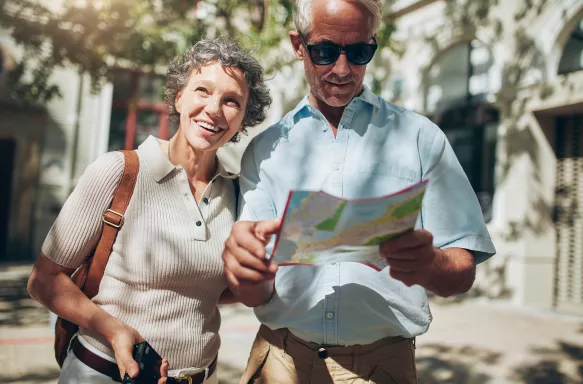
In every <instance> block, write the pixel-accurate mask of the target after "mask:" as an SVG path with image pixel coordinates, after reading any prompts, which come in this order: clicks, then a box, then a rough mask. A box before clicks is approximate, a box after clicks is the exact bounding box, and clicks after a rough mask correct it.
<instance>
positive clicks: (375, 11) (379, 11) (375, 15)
mask: <svg viewBox="0 0 583 384" xmlns="http://www.w3.org/2000/svg"><path fill="white" fill-rule="evenodd" d="M336 1H350V2H352V3H356V4H360V5H362V6H363V7H364V8H365V9H366V10H368V11H369V13H370V15H371V16H372V33H373V34H375V33H377V32H378V31H379V28H380V26H381V19H382V18H383V2H382V1H381V0H336ZM313 2H314V0H294V24H295V25H296V29H297V31H298V32H299V33H301V34H302V35H304V36H306V35H308V34H309V33H310V32H311V31H312V4H313Z"/></svg>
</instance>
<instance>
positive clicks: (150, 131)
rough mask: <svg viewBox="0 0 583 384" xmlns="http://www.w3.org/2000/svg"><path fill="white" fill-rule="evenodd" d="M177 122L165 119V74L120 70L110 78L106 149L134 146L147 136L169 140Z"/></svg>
mask: <svg viewBox="0 0 583 384" xmlns="http://www.w3.org/2000/svg"><path fill="white" fill-rule="evenodd" d="M177 128H178V126H177V124H173V123H170V122H169V121H168V110H167V107H166V104H165V103H164V77H163V76H159V75H156V74H145V73H138V72H131V71H124V70H120V71H118V72H116V74H115V77H114V80H113V102H112V109H111V120H110V128H109V146H108V147H109V150H110V151H115V150H119V149H135V148H136V147H137V146H138V145H140V144H141V143H142V142H143V141H144V140H145V139H146V138H147V137H148V136H149V135H153V136H156V137H158V138H160V139H163V140H168V139H169V138H170V137H172V135H174V133H176V130H177Z"/></svg>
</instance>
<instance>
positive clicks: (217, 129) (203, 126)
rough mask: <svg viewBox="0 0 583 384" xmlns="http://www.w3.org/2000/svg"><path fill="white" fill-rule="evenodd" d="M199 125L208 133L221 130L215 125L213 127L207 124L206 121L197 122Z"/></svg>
mask: <svg viewBox="0 0 583 384" xmlns="http://www.w3.org/2000/svg"><path fill="white" fill-rule="evenodd" d="M197 124H198V125H199V126H201V127H202V128H204V129H206V130H207V131H212V132H219V131H220V130H221V128H219V127H215V126H214V125H211V124H209V123H205V122H204V121H199V122H197Z"/></svg>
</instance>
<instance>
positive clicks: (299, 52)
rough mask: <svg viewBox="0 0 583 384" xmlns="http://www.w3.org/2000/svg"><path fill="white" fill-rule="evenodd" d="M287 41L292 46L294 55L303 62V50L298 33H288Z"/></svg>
mask: <svg viewBox="0 0 583 384" xmlns="http://www.w3.org/2000/svg"><path fill="white" fill-rule="evenodd" d="M288 35H289V40H290V41H291V44H292V49H293V50H294V54H295V55H296V57H297V58H298V59H300V60H304V50H303V49H302V39H300V33H299V32H298V31H289V33H288Z"/></svg>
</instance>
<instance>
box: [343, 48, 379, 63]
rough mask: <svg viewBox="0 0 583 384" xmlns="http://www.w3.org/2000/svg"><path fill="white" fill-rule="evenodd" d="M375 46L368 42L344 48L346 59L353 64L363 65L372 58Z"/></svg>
mask: <svg viewBox="0 0 583 384" xmlns="http://www.w3.org/2000/svg"><path fill="white" fill-rule="evenodd" d="M375 50H376V47H375V46H374V45H369V44H362V45H361V44H356V45H353V46H351V47H349V48H348V49H347V50H346V59H348V61H349V62H351V63H352V64H355V65H364V64H367V63H368V62H370V61H371V60H372V57H373V56H374V53H375Z"/></svg>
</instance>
